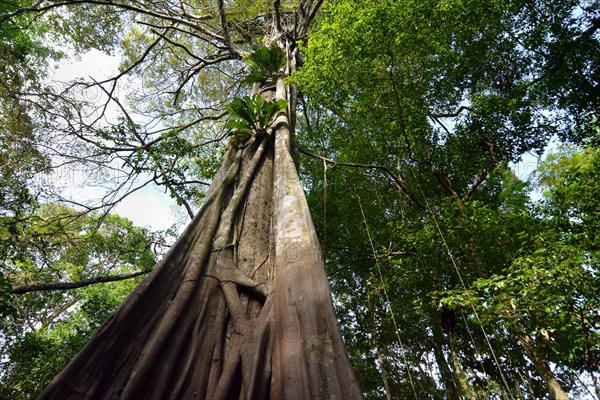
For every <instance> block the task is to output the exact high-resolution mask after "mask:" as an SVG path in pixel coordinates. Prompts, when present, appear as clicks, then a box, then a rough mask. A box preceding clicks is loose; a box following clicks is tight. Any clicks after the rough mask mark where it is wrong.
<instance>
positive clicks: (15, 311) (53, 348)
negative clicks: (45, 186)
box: [0, 204, 162, 399]
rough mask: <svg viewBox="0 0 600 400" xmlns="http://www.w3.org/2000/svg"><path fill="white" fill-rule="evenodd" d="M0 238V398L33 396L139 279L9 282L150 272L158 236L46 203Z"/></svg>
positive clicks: (124, 223) (110, 218)
mask: <svg viewBox="0 0 600 400" xmlns="http://www.w3.org/2000/svg"><path fill="white" fill-rule="evenodd" d="M6 239H7V240H6V241H3V242H2V245H1V246H0V250H1V251H2V252H3V254H6V255H7V258H5V259H4V260H2V263H1V264H0V273H1V275H0V277H2V289H1V290H2V296H1V297H0V307H1V308H0V311H2V314H1V315H0V317H1V319H0V334H1V335H2V337H3V343H2V350H1V351H2V354H4V355H5V358H4V359H3V360H2V363H1V364H0V397H2V398H19V399H29V398H31V399H33V398H36V396H37V394H39V392H40V391H41V389H42V388H43V387H44V386H45V385H47V383H48V382H49V381H50V380H51V379H52V377H53V376H54V375H56V373H58V371H59V370H60V369H62V368H63V367H64V366H65V364H66V363H67V362H68V361H69V360H70V359H71V358H72V357H73V356H74V355H75V354H76V353H77V352H78V351H79V350H80V349H81V347H82V346H83V345H84V344H85V343H86V342H87V341H88V340H89V338H90V337H91V335H92V334H93V333H94V331H95V330H96V329H97V328H98V326H99V325H100V324H101V323H102V322H103V321H104V320H106V318H108V317H109V315H110V314H111V313H112V312H113V311H114V310H115V309H116V307H118V305H119V304H120V303H121V302H122V300H123V299H124V298H125V296H127V295H128V294H129V293H130V292H131V290H133V288H134V287H135V285H136V284H137V283H138V282H139V280H140V279H141V278H137V279H130V280H126V281H119V282H108V283H102V284H97V285H94V286H89V287H83V288H80V289H75V290H70V291H46V292H32V293H26V294H22V295H10V294H8V292H9V291H10V290H11V289H12V287H13V286H18V285H27V284H32V283H38V282H65V281H77V280H81V279H85V278H93V277H95V276H102V275H111V274H113V275H114V274H121V273H127V272H133V271H137V270H150V269H151V268H152V267H153V266H154V265H155V264H156V261H157V258H156V254H155V253H154V251H153V247H154V245H155V244H160V243H161V242H162V238H161V237H160V235H158V234H153V233H151V232H149V231H148V230H146V229H143V228H139V227H136V226H133V224H132V223H131V221H128V220H127V219H124V218H121V217H119V216H116V215H104V216H102V215H95V214H88V215H81V214H80V213H78V212H77V211H76V210H73V209H70V208H68V207H65V206H62V205H59V204H46V205H44V206H42V207H41V208H40V209H39V210H38V211H37V213H36V215H35V217H31V218H30V219H28V220H25V221H22V222H21V223H19V228H18V230H17V231H15V232H14V233H13V234H12V235H11V236H9V237H7V238H6Z"/></svg>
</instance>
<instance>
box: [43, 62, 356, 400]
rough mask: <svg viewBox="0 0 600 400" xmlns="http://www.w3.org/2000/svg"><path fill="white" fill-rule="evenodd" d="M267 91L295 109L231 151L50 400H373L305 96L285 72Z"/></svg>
mask: <svg viewBox="0 0 600 400" xmlns="http://www.w3.org/2000/svg"><path fill="white" fill-rule="evenodd" d="M289 61H290V60H288V69H289V68H290V67H289V66H290V63H289ZM292 61H293V60H292ZM259 86H260V85H258V86H257V87H256V88H255V90H256V91H258V92H260V94H261V95H262V96H263V97H265V98H266V99H286V100H288V101H289V105H290V108H289V110H288V112H283V113H281V114H280V115H279V116H278V117H277V119H276V120H275V121H274V126H273V128H272V129H269V130H268V132H267V133H266V134H262V135H259V134H257V135H255V136H254V137H253V138H252V139H250V140H249V142H248V143H247V145H246V146H245V147H243V148H239V149H235V148H231V149H230V150H229V152H228V153H227V155H226V157H225V160H224V162H223V165H222V167H221V169H220V171H219V172H218V173H217V174H216V176H215V178H214V181H213V184H212V186H211V188H210V190H209V192H208V194H207V197H206V200H205V203H204V205H203V206H202V208H201V210H200V211H199V212H198V214H197V215H196V217H195V218H194V220H193V221H192V222H191V224H190V225H189V227H188V228H187V229H186V230H185V232H184V233H183V234H182V235H181V237H180V238H179V239H178V240H177V242H176V243H175V245H174V246H173V248H172V249H171V250H170V251H169V253H168V254H167V255H166V256H165V257H164V259H163V260H162V261H161V262H160V264H159V265H158V266H157V267H156V268H155V270H154V271H153V272H152V273H151V274H150V275H149V276H148V277H147V278H146V279H145V280H144V281H143V282H142V283H141V284H140V285H139V286H138V287H137V288H136V289H135V290H134V291H133V293H131V294H130V295H129V297H128V298H127V299H126V300H125V302H124V303H123V304H122V306H121V307H120V308H119V309H118V310H117V312H116V313H115V314H114V315H113V316H112V317H111V318H110V319H109V320H108V321H106V322H105V323H104V325H103V326H102V327H101V328H100V329H99V331H98V332H97V333H96V335H95V336H94V337H93V338H92V340H91V341H90V342H89V343H88V344H87V345H86V346H85V347H84V349H83V350H82V351H81V352H80V353H79V355H78V356H77V357H76V358H75V359H74V360H73V361H72V362H71V363H70V364H69V365H68V366H67V367H66V368H65V369H64V370H63V371H62V372H61V373H60V374H59V375H58V376H57V377H56V378H55V379H54V380H53V381H52V382H51V384H50V385H49V386H48V387H47V388H46V389H45V390H44V392H43V393H42V394H41V396H40V399H44V400H46V399H56V400H69V399H132V400H139V399H211V400H214V399H260V400H263V399H286V400H289V399H291V400H293V399H334V398H335V399H359V398H362V395H361V393H360V390H359V387H358V385H357V383H356V379H355V377H354V373H353V370H352V367H351V365H350V361H349V358H348V356H347V353H346V351H345V348H344V344H343V342H342V339H341V335H340V332H339V327H338V325H337V320H336V317H335V312H334V308H333V304H332V300H331V293H330V289H329V285H328V280H327V276H326V274H325V269H324V265H323V260H322V258H321V252H320V248H319V244H318V240H317V236H316V233H315V229H314V226H313V223H312V220H311V216H310V213H309V210H308V205H307V202H306V198H305V196H304V192H303V190H302V186H301V184H300V180H299V176H298V172H297V170H296V165H295V163H294V158H293V156H292V154H293V151H294V144H293V113H294V109H293V105H294V101H293V100H294V99H293V97H292V96H291V91H290V88H289V87H288V86H287V85H286V84H285V83H284V81H283V79H282V77H281V76H279V77H277V78H274V79H271V80H268V81H267V82H265V83H264V84H263V85H262V86H260V87H259Z"/></svg>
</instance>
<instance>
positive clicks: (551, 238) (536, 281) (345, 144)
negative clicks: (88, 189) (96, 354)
mask: <svg viewBox="0 0 600 400" xmlns="http://www.w3.org/2000/svg"><path fill="white" fill-rule="evenodd" d="M0 36H1V37H2V39H3V41H2V44H1V45H0V54H3V57H2V60H3V61H2V62H1V64H0V77H1V78H2V79H0V81H1V82H2V83H0V107H2V113H1V114H0V133H1V135H2V136H1V137H0V146H1V147H0V150H1V153H0V166H1V169H0V180H1V183H2V186H1V189H0V196H1V197H0V198H1V202H0V218H1V221H0V236H1V237H2V239H3V240H2V244H1V245H0V255H2V258H3V259H4V260H6V261H4V262H3V264H2V269H1V270H0V284H1V287H0V311H2V312H3V313H4V316H5V319H4V322H3V326H2V338H3V340H4V343H5V344H4V348H5V349H6V350H5V352H6V354H7V360H6V362H5V361H4V360H3V361H2V363H3V367H2V372H0V383H1V384H2V388H1V390H3V391H4V392H0V393H6V396H11V395H12V396H21V397H23V398H29V397H31V398H34V397H35V396H36V395H38V394H39V392H40V391H41V390H42V389H43V387H45V386H46V384H47V383H48V382H49V380H50V379H51V378H52V376H53V375H55V374H56V373H57V372H58V370H60V369H61V368H62V367H63V366H64V365H65V363H66V362H68V360H69V359H70V358H71V357H72V356H73V355H74V354H75V353H77V351H79V349H80V348H81V346H83V344H84V343H85V342H86V341H87V340H88V339H89V338H90V336H91V334H92V331H93V330H94V329H96V327H97V326H99V325H100V323H101V322H102V321H103V320H104V319H106V318H107V316H108V315H109V314H110V313H111V312H112V311H113V310H114V309H115V308H116V307H117V305H118V304H119V302H120V301H121V300H122V299H123V298H124V296H125V295H126V294H127V292H128V291H130V290H131V289H132V288H133V286H134V284H133V282H131V281H128V280H123V281H120V280H119V281H118V282H112V283H102V284H98V285H89V286H87V283H94V282H93V280H95V279H96V280H99V281H102V279H104V278H106V277H110V276H113V277H118V276H121V275H122V276H123V278H125V275H129V274H133V275H135V273H136V272H138V271H141V272H148V271H149V270H150V269H151V268H152V266H153V265H154V264H155V263H156V260H157V259H156V254H155V253H154V252H153V251H152V247H151V244H152V243H155V242H158V243H163V241H162V240H161V239H160V238H159V237H157V236H153V234H151V233H150V232H148V231H146V230H143V229H141V228H136V227H133V226H132V225H131V223H129V222H127V221H126V220H124V219H122V218H120V217H117V216H114V215H110V214H108V213H109V212H110V211H111V209H112V208H113V207H114V206H115V204H117V203H118V202H119V201H120V200H121V199H122V198H124V197H125V196H127V195H128V194H130V193H133V192H135V191H136V190H139V189H140V188H143V187H145V186H147V185H151V184H156V185H158V186H159V187H161V188H163V190H165V191H166V192H167V193H169V195H170V196H172V197H173V198H174V199H175V200H176V201H177V203H178V204H179V205H180V206H181V207H182V208H183V209H184V210H185V211H186V213H187V214H188V215H189V216H190V217H193V216H194V215H195V214H196V213H197V212H198V210H203V209H205V208H201V204H202V203H203V201H204V200H207V203H210V202H211V201H213V199H214V198H216V197H217V195H215V192H214V190H215V189H208V187H209V184H210V183H211V182H213V183H214V182H219V179H221V180H222V181H223V182H227V179H228V178H227V177H226V171H227V169H226V168H225V167H228V166H231V165H233V164H234V162H233V161H232V160H233V158H232V156H231V154H232V153H231V151H232V150H231V149H234V150H239V151H242V152H244V151H248V152H251V153H252V154H259V152H260V151H263V150H259V149H262V147H260V145H259V142H260V140H262V139H261V137H263V136H264V137H266V136H268V135H270V134H271V132H272V131H274V130H275V127H276V126H278V125H277V122H276V121H277V116H278V115H281V113H288V115H289V118H290V120H289V122H288V123H286V124H287V125H289V127H290V128H292V130H294V128H295V132H296V134H295V139H294V142H293V144H292V145H290V147H291V148H292V152H291V153H294V157H296V159H295V162H296V163H297V164H298V165H299V173H300V177H301V179H302V188H303V189H304V191H305V193H306V196H307V199H308V204H309V206H310V210H311V214H312V219H313V221H314V224H315V228H316V232H317V233H318V234H319V241H320V248H321V249H322V251H323V258H324V260H325V267H326V271H327V273H328V277H329V283H330V285H331V289H332V294H333V299H334V305H335V309H336V312H337V318H338V321H339V325H340V329H341V331H342V334H343V337H344V341H345V345H346V349H347V351H348V354H349V356H350V359H351V361H352V365H353V367H354V370H355V374H356V378H357V381H358V384H359V386H360V388H361V391H362V393H363V395H364V396H365V398H372V399H377V398H387V399H391V398H415V399H424V398H427V399H442V398H448V399H462V398H468V399H478V398H490V399H499V398H506V399H517V398H519V399H521V398H522V399H544V398H547V399H566V398H583V397H586V396H587V398H600V384H599V383H598V382H597V374H598V368H599V367H598V357H599V354H600V353H599V346H600V336H599V323H600V319H599V318H600V317H599V316H600V313H599V301H600V292H599V289H598V288H600V282H599V281H598V277H599V272H598V267H599V266H598V255H599V253H598V251H599V240H600V239H599V238H600V237H599V234H598V229H599V228H600V220H599V217H600V214H599V212H598V209H599V204H598V201H599V200H598V198H599V196H598V195H599V194H600V190H599V189H598V188H599V186H598V183H597V182H598V175H599V174H600V169H599V168H600V158H599V157H600V155H599V153H598V150H597V147H598V141H599V140H600V139H599V138H600V126H599V125H598V109H600V87H599V85H600V43H599V41H600V6H599V5H598V4H597V3H595V2H589V1H583V0H581V1H580V0H535V1H520V0H493V1H489V0H466V1H465V0H425V1H412V0H395V1H379V0H361V1H349V0H328V1H310V0H301V1H292V0H290V1H279V0H276V1H273V2H270V1H258V2H257V1H245V0H236V1H223V0H215V1H208V0H206V1H205V0H200V1H196V0H194V1H187V2H175V1H168V0H167V1H159V2H157V1H104V0H101V1H87V0H64V1H62V0H60V1H27V0H19V1H11V2H9V3H7V4H3V5H2V6H0ZM58 44H60V45H61V46H60V47H59V46H58ZM90 49H97V50H100V51H104V52H107V53H111V54H114V55H116V56H117V57H119V59H120V60H121V64H120V66H119V70H118V71H117V72H116V73H115V75H114V76H113V77H112V78H109V79H104V80H99V79H95V78H94V77H93V75H92V77H90V78H89V79H88V80H81V81H75V82H62V83H60V84H58V83H56V82H54V83H53V84H51V85H49V86H47V85H46V81H45V80H44V79H45V73H46V72H45V71H47V68H48V65H49V64H50V63H51V62H52V60H53V59H60V57H63V53H68V52H73V53H75V54H85V52H86V51H88V50H90ZM4 55H5V56H4ZM291 55H293V57H292V56H291ZM290 60H293V61H294V63H295V64H294V65H293V66H291V65H290ZM282 70H284V71H287V72H286V73H285V74H287V75H288V76H286V77H285V85H288V87H289V93H288V97H287V98H286V99H285V100H283V99H281V98H275V97H274V98H273V99H272V100H276V101H273V102H271V101H269V99H265V98H263V97H264V93H266V92H267V91H268V90H270V89H269V85H270V84H272V83H273V82H272V80H274V79H275V78H274V77H275V76H277V74H279V73H280V71H282ZM92 94H93V95H92ZM259 94H263V97H261V96H260V95H259ZM273 96H275V95H273ZM287 125H286V126H287ZM273 146H275V145H273ZM268 148H269V145H267V150H264V151H265V154H267V155H266V156H265V157H267V159H270V158H269V157H275V158H276V157H277V156H276V155H272V154H271V153H269V151H271V150H269V149H268ZM228 149H229V150H228ZM228 151H229V153H228ZM273 151H274V150H273ZM296 151H298V152H299V155H295V152H296ZM254 152H256V153H254ZM244 154H246V153H244ZM273 154H275V153H273ZM244 157H246V158H243V160H244V161H240V163H242V164H243V165H244V167H242V171H251V170H252V169H251V165H254V164H252V163H253V161H252V159H253V158H252V157H251V156H250V155H246V156H244ZM257 157H258V156H257ZM222 159H224V160H225V162H224V164H223V165H224V166H223V167H221V168H222V169H221V171H222V172H218V171H219V165H220V163H221V160H222ZM531 160H534V161H531ZM527 162H529V163H535V168H534V173H533V174H531V175H529V176H524V174H521V173H519V171H518V169H519V168H521V167H522V166H523V165H524V163H527ZM261 163H262V161H261ZM260 165H262V164H260ZM65 166H67V167H68V168H79V169H81V170H82V171H85V173H86V174H87V175H88V176H93V177H94V181H95V182H100V183H101V184H100V185H98V186H101V187H102V189H103V190H104V191H103V192H102V194H101V195H100V196H99V197H100V198H99V199H97V200H96V201H93V202H84V201H80V200H79V199H76V198H72V197H69V196H68V195H67V194H65V193H66V192H65V191H62V190H61V188H59V187H58V186H56V185H51V182H48V181H42V182H41V183H40V181H39V180H36V179H34V178H36V177H39V176H40V174H50V173H52V171H53V170H58V169H59V168H62V167H65ZM223 168H225V169H223ZM257 168H259V169H260V168H262V167H257ZM261 173H262V172H261ZM215 174H216V175H215ZM265 174H266V172H265ZM214 176H216V178H213V177H214ZM242 176H243V174H240V175H239V176H238V177H237V178H236V180H237V182H238V184H239V186H243V182H244V179H243V178H242ZM258 176H263V175H260V174H259V175H258ZM265 176H266V175H265ZM261 179H262V180H261ZM290 179H291V178H290ZM267 180H268V179H267V178H256V181H261V182H263V185H264V182H266V181H267ZM277 189H278V188H277V184H276V185H275V187H274V190H275V192H276V190H277ZM231 190H232V192H231V193H230V194H229V195H227V196H230V197H231V198H233V199H235V196H234V195H233V193H234V192H233V190H234V189H231ZM253 190H257V192H254V191H253ZM269 190H270V189H269ZM247 193H248V194H246V195H245V196H248V198H261V199H262V198H263V197H264V196H267V197H268V196H271V194H269V193H271V192H264V193H263V192H261V191H260V190H259V189H248V192H247ZM250 193H254V194H250ZM253 196H254V197H253ZM261 196H263V197H261ZM223 204H224V205H223V206H222V209H221V210H220V211H222V212H223V215H227V214H226V212H225V210H226V209H227V208H228V206H226V205H225V203H223ZM204 207H210V204H209V206H206V205H205V206H204ZM244 209H245V208H244ZM261 210H262V208H260V207H258V206H256V207H255V211H254V212H255V213H256V215H254V214H251V213H250V212H249V214H248V215H249V216H248V218H250V219H249V220H248V221H254V220H252V219H251V218H255V219H257V220H259V219H261V218H263V216H259V215H262V214H261V213H262V212H263V211H261ZM291 215H292V214H290V218H291ZM223 218H225V217H223ZM264 218H266V217H264ZM236 224H240V225H235V224H234V225H235V226H238V227H240V226H245V225H244V224H243V223H241V222H236ZM263 228H264V227H257V228H256V235H259V236H261V235H262V236H265V237H266V236H268V233H267V231H266V230H264V229H263ZM236 229H237V228H236ZM239 229H241V228H239ZM240 232H241V230H240ZM216 237H219V236H218V235H217V236H216ZM215 241H218V240H217V239H215ZM257 248H261V247H260V246H257ZM261 249H262V248H261ZM260 251H264V252H266V253H265V254H267V253H268V250H267V249H262V250H260ZM207 268H208V267H207ZM157 274H158V273H157ZM259 275H260V274H259ZM103 277H104V278H103ZM108 279H111V278H108ZM115 279H117V278H115ZM298 279H299V280H300V279H301V278H298ZM85 280H91V281H89V282H86V286H85V287H81V288H76V289H73V291H72V292H71V291H68V290H67V291H64V290H60V291H57V290H47V291H46V290H44V291H39V292H35V293H28V294H23V295H20V294H17V293H18V292H19V288H20V287H25V286H27V285H29V286H30V287H29V289H31V285H32V284H40V285H41V287H44V288H45V289H53V286H52V284H53V283H61V282H62V283H69V282H70V283H76V282H82V281H85ZM247 286H248V285H246V287H247ZM55 289H57V288H55ZM58 289H62V288H58ZM223 290H224V291H225V289H223ZM11 293H12V294H11ZM245 295H246V294H243V293H242V298H243V299H246V298H245V297H243V296H245ZM261 296H264V293H262V294H261ZM267 296H268V295H267ZM259 297H260V296H259ZM277 298H279V297H277ZM248 299H250V300H242V302H243V303H244V304H246V303H245V302H246V301H248V304H254V303H252V301H254V300H251V299H253V297H252V296H251V295H250V294H248ZM226 300H227V301H226V302H227V305H228V306H230V297H227V298H226ZM224 301H225V300H224ZM76 302H77V304H78V305H77V306H76V307H73V306H72V305H73V304H75V303H76ZM259 303H261V304H260V305H255V306H252V307H258V308H260V307H263V306H264V307H265V309H267V308H268V307H270V305H269V304H270V303H269V302H268V301H263V300H261V301H259ZM249 307H250V306H249ZM250 308H251V307H250ZM265 312H266V311H265ZM257 313H258V311H257ZM321 345H323V343H320V342H319V343H312V346H313V347H314V348H321V350H323V348H322V346H321ZM319 346H321V347H319ZM325 347H327V346H325ZM59 348H60V349H66V350H64V351H60V352H59V353H60V355H58V356H55V355H54V353H56V352H57V351H56V349H59ZM323 351H325V350H323ZM325 352H326V351H325ZM32 358H33V359H36V360H39V361H36V363H35V367H33V366H29V367H27V366H25V364H26V363H25V361H26V360H28V359H32ZM225 369H226V368H225Z"/></svg>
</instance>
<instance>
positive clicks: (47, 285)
mask: <svg viewBox="0 0 600 400" xmlns="http://www.w3.org/2000/svg"><path fill="white" fill-rule="evenodd" d="M149 272H150V271H145V270H144V271H141V270H140V271H135V272H130V273H127V274H119V275H104V276H95V277H93V278H88V279H82V280H80V281H75V282H39V283H34V284H31V285H21V286H17V287H14V288H13V289H12V290H11V291H10V292H11V293H12V294H25V293H31V292H44V291H51V290H69V289H77V288H80V287H85V286H90V285H95V284H97V283H104V282H117V281H124V280H126V279H132V278H135V277H138V276H141V275H145V274H147V273H149Z"/></svg>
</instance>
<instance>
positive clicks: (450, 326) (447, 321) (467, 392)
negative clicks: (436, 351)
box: [441, 309, 477, 400]
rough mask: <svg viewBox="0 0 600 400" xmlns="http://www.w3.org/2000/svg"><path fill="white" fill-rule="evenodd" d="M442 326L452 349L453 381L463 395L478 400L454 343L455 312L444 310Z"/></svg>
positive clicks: (471, 399) (470, 399)
mask: <svg viewBox="0 0 600 400" xmlns="http://www.w3.org/2000/svg"><path fill="white" fill-rule="evenodd" d="M441 319H442V326H443V328H444V330H445V331H446V335H447V337H448V347H449V348H450V359H451V360H452V366H453V368H454V379H453V381H455V382H457V383H458V386H459V387H460V388H461V391H462V394H463V395H464V396H465V397H466V398H467V399H469V400H477V394H476V393H475V390H474V389H473V386H471V383H470V382H469V380H468V379H467V375H466V374H465V371H464V370H463V368H462V364H461V363H460V359H459V357H458V351H457V350H456V346H455V343H454V327H455V325H456V322H455V317H454V312H453V311H451V310H447V309H446V310H443V311H442V314H441Z"/></svg>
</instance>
